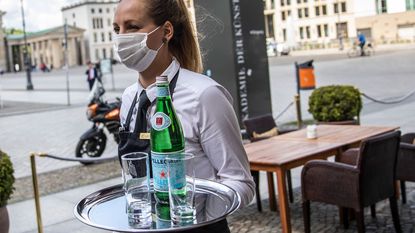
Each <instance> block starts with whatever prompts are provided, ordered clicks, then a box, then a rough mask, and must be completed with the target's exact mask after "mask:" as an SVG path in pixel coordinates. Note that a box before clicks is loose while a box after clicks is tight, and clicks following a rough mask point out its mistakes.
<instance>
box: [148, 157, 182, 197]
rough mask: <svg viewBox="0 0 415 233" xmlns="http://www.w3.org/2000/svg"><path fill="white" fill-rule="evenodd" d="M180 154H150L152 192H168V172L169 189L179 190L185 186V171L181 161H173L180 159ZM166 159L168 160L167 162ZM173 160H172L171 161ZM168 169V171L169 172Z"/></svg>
mask: <svg viewBox="0 0 415 233" xmlns="http://www.w3.org/2000/svg"><path fill="white" fill-rule="evenodd" d="M181 153H182V152H173V153H157V152H153V151H152V152H151V162H152V166H153V185H154V190H156V191H159V192H168V191H169V186H168V175H169V174H168V173H169V172H170V182H171V187H173V188H175V189H180V188H182V187H185V186H186V169H185V163H184V162H183V160H179V159H177V160H174V158H175V157H181V156H182V154H181ZM166 158H169V160H168V161H167V160H166ZM171 158H173V160H172V159H171ZM169 168H170V170H169Z"/></svg>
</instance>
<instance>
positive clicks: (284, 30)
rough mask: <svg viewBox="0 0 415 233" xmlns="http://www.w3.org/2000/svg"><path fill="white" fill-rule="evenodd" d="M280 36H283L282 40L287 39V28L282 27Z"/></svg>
mask: <svg viewBox="0 0 415 233" xmlns="http://www.w3.org/2000/svg"><path fill="white" fill-rule="evenodd" d="M282 37H283V38H284V41H287V29H285V28H284V29H282Z"/></svg>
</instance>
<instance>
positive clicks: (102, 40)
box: [101, 32, 105, 42]
mask: <svg viewBox="0 0 415 233" xmlns="http://www.w3.org/2000/svg"><path fill="white" fill-rule="evenodd" d="M101 42H105V33H103V32H101Z"/></svg>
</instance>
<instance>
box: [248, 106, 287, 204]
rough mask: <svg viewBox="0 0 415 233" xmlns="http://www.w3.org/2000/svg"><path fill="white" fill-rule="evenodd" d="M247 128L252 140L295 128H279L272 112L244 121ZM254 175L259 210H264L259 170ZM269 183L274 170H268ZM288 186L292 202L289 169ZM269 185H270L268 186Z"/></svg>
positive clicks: (272, 178)
mask: <svg viewBox="0 0 415 233" xmlns="http://www.w3.org/2000/svg"><path fill="white" fill-rule="evenodd" d="M243 123H244V125H245V129H246V133H247V134H248V137H249V140H250V141H251V142H256V141H259V140H263V139H267V138H270V137H272V136H276V135H278V134H284V133H288V132H291V131H293V130H286V131H282V130H279V129H278V128H277V125H276V123H275V121H274V118H273V117H272V115H271V114H266V115H261V116H257V117H253V118H250V119H247V120H244V121H243ZM251 174H252V177H253V178H254V181H255V185H256V189H255V191H256V202H257V208H258V211H262V205H261V196H260V192H259V171H252V170H251ZM267 177H268V183H270V182H274V175H273V173H272V172H267ZM287 186H288V195H289V199H290V202H291V203H292V202H293V201H294V196H293V191H292V183H291V171H290V170H288V171H287ZM268 187H269V186H268Z"/></svg>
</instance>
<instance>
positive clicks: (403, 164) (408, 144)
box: [396, 133, 415, 204]
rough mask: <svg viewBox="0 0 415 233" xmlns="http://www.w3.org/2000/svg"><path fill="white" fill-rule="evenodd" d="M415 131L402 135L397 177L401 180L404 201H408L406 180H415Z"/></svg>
mask: <svg viewBox="0 0 415 233" xmlns="http://www.w3.org/2000/svg"><path fill="white" fill-rule="evenodd" d="M414 140H415V133H408V134H404V135H402V137H401V145H400V148H399V154H398V162H397V164H396V179H397V180H399V181H400V186H401V195H402V203H403V204H405V203H406V190H405V181H412V182H415V172H414V170H415V145H414Z"/></svg>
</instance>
